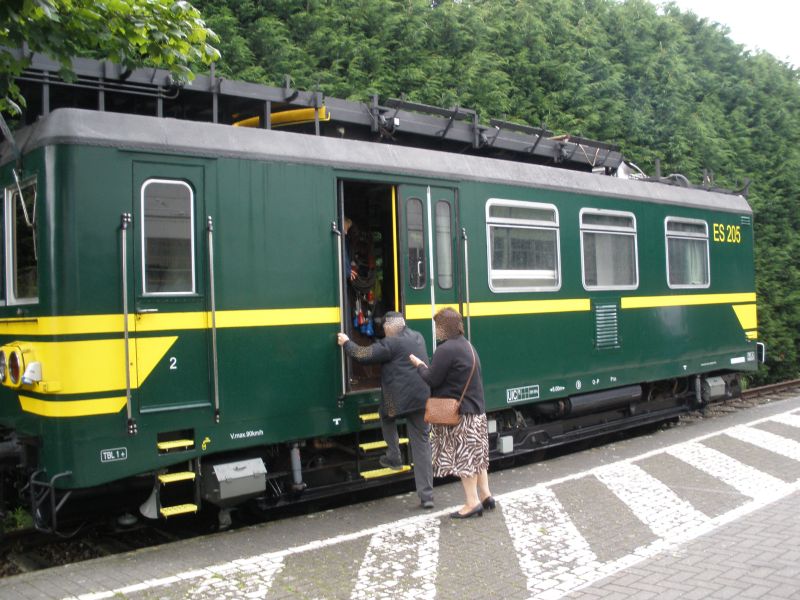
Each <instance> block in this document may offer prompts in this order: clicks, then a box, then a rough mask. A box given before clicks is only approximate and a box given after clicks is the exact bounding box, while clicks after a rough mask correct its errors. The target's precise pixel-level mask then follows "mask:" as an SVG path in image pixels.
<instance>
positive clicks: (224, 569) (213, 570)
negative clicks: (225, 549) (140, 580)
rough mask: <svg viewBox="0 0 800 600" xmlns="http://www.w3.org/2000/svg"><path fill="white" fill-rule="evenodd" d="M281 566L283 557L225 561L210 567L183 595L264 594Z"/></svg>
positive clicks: (252, 595) (249, 595)
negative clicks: (199, 580)
mask: <svg viewBox="0 0 800 600" xmlns="http://www.w3.org/2000/svg"><path fill="white" fill-rule="evenodd" d="M282 570H283V558H269V557H258V559H257V560H253V559H247V558H244V559H239V560H235V561H233V562H231V563H228V564H226V565H220V566H218V567H210V568H208V569H207V571H209V574H208V575H206V576H205V577H203V581H201V582H200V583H199V584H198V585H195V587H193V588H192V589H190V590H189V591H188V592H187V593H186V596H185V597H186V598H252V599H253V600H257V599H263V598H266V597H267V595H268V594H269V591H270V588H271V587H272V582H273V581H275V577H276V576H277V575H278V573H280V572H281V571H282Z"/></svg>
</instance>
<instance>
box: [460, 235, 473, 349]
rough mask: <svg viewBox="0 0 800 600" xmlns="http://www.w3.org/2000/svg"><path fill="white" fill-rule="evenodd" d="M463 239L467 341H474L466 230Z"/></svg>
mask: <svg viewBox="0 0 800 600" xmlns="http://www.w3.org/2000/svg"><path fill="white" fill-rule="evenodd" d="M461 237H462V238H463V239H464V287H465V288H466V289H465V290H464V292H465V297H466V305H467V306H466V308H467V310H466V312H467V315H466V316H467V339H468V340H469V341H470V342H471V341H472V320H471V316H472V310H471V309H470V306H469V241H468V240H467V230H466V228H464V227H462V228H461Z"/></svg>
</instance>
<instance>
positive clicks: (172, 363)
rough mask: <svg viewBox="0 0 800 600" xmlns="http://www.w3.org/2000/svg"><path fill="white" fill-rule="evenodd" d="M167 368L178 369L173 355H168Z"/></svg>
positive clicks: (176, 360)
mask: <svg viewBox="0 0 800 600" xmlns="http://www.w3.org/2000/svg"><path fill="white" fill-rule="evenodd" d="M169 370H170V371H177V370H178V359H177V358H175V357H174V356H170V357H169Z"/></svg>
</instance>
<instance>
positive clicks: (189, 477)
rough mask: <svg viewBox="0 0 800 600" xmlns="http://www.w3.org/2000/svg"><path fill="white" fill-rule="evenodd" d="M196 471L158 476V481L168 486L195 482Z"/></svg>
mask: <svg viewBox="0 0 800 600" xmlns="http://www.w3.org/2000/svg"><path fill="white" fill-rule="evenodd" d="M194 478H195V473H194V471H180V472H178V473H162V474H161V475H159V476H158V480H159V481H160V482H161V483H162V484H164V485H166V484H168V483H177V482H178V481H194Z"/></svg>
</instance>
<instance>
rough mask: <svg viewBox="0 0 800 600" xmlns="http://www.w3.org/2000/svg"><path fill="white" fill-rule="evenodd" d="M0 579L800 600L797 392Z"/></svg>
mask: <svg viewBox="0 0 800 600" xmlns="http://www.w3.org/2000/svg"><path fill="white" fill-rule="evenodd" d="M490 484H491V486H492V490H493V493H494V495H495V498H496V499H497V503H498V507H497V509H496V510H494V511H486V512H485V513H484V516H483V517H481V518H475V519H469V520H453V519H450V518H448V515H449V513H450V512H452V511H453V510H456V509H457V508H458V506H459V505H460V500H461V486H460V484H459V483H457V482H456V483H447V484H444V485H439V486H437V487H436V488H435V502H436V509H434V510H433V511H427V512H426V511H423V510H421V509H420V508H419V507H418V504H419V503H418V500H417V498H416V495H415V494H414V493H407V494H402V495H395V496H391V497H387V498H382V499H380V500H374V501H368V502H361V503H358V504H353V505H349V506H345V507H342V508H337V509H335V510H330V511H324V512H320V513H315V514H310V515H307V516H301V517H294V518H288V519H284V520H281V521H274V522H270V523H265V524H261V525H257V526H253V527H248V528H244V529H238V530H236V531H231V532H226V533H221V534H216V535H213V536H206V537H201V538H195V539H192V540H186V541H182V542H176V543H174V544H169V545H164V546H159V547H157V548H150V549H144V550H139V551H136V552H131V553H127V554H120V555H116V556H112V557H106V558H101V559H96V560H91V561H86V562H83V563H78V564H73V565H69V566H65V567H58V568H54V569H49V570H45V571H38V572H35V573H29V574H24V575H18V576H14V577H10V578H6V579H3V580H0V598H8V599H12V598H14V599H16V598H25V599H34V598H36V599H38V598H44V599H59V600H63V599H70V600H75V599H80V600H100V599H105V598H110V599H117V598H131V599H159V600H160V599H170V600H171V599H174V598H175V599H180V598H191V599H206V598H214V599H217V598H226V599H228V598H230V599H239V598H242V599H246V598H254V599H255V598H270V599H271V598H275V599H287V600H288V599H352V600H362V599H372V598H392V599H394V598H419V599H431V600H432V599H434V598H437V599H454V600H468V599H472V598H475V599H478V598H480V599H486V598H503V599H524V598H536V599H542V600H556V599H559V598H567V599H570V600H588V599H595V598H604V599H617V598H619V599H622V598H625V599H636V600H646V599H650V598H659V599H670V598H688V599H705V598H714V599H717V598H718V599H725V598H754V599H757V598H769V599H773V598H775V599H783V598H787V599H788V598H798V597H800V518H798V512H799V511H798V509H800V397H793V398H788V399H781V400H776V401H774V402H769V403H766V404H762V405H759V406H755V407H752V408H747V409H742V410H738V411H736V412H732V413H729V414H725V415H722V416H718V417H715V418H713V419H694V420H691V422H688V423H687V422H683V423H682V424H679V425H677V426H673V427H668V428H664V429H662V430H659V431H657V432H654V433H650V434H647V435H642V436H639V437H636V438H631V439H626V440H624V441H620V442H615V443H611V444H607V445H605V446H598V447H595V448H592V449H590V450H586V451H581V452H575V453H572V454H566V455H563V456H561V457H559V458H555V459H551V460H547V461H543V462H537V463H531V464H528V465H525V466H520V467H515V468H512V469H506V470H503V471H497V472H491V473H490Z"/></svg>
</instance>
